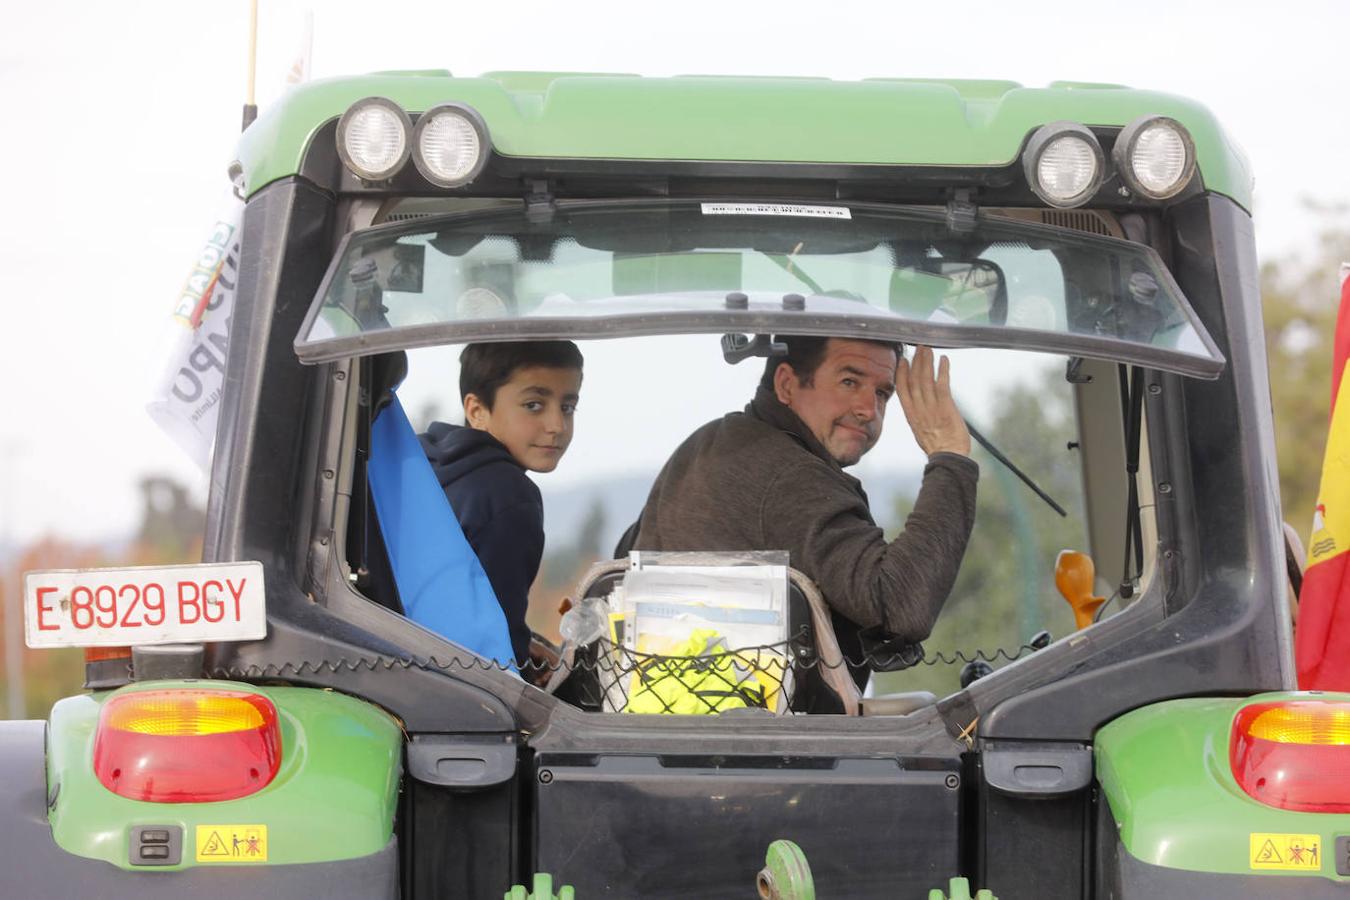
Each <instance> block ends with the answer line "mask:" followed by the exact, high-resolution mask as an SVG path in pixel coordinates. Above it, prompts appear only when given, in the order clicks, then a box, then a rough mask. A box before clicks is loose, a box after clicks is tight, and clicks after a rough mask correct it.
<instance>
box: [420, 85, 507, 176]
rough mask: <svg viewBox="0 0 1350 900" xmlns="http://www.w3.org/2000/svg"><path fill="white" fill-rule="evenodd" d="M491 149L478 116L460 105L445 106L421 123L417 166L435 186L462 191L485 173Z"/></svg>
mask: <svg viewBox="0 0 1350 900" xmlns="http://www.w3.org/2000/svg"><path fill="white" fill-rule="evenodd" d="M489 146H491V144H490V141H489V140H488V133H487V125H486V124H485V123H484V122H483V119H482V117H481V116H479V115H478V113H476V112H474V111H473V110H472V109H470V108H469V107H467V106H463V105H461V104H459V103H442V104H440V105H439V106H433V107H432V108H431V109H429V110H427V111H426V112H425V113H423V114H422V117H421V118H420V119H418V120H417V128H416V130H414V131H413V163H414V164H415V165H416V166H417V171H419V172H421V173H422V175H423V176H424V177H425V178H426V179H427V181H430V182H431V183H432V184H435V185H438V186H440V187H447V188H449V187H459V186H460V185H462V184H468V183H469V182H470V181H473V179H474V178H476V177H477V176H478V173H479V172H481V171H482V170H483V164H484V163H485V162H487V150H488V147H489Z"/></svg>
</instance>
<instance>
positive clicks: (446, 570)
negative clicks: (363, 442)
mask: <svg viewBox="0 0 1350 900" xmlns="http://www.w3.org/2000/svg"><path fill="white" fill-rule="evenodd" d="M366 477H367V479H368V481H369V484H370V494H371V499H372V500H373V501H374V506H375V512H376V515H377V516H378V518H379V525H380V532H381V534H382V535H383V538H384V546H385V550H386V551H387V553H388V558H389V567H390V569H391V570H392V571H393V575H394V580H395V582H396V583H397V585H398V594H399V599H400V600H401V601H402V603H403V609H404V614H405V615H406V616H407V617H408V618H409V619H411V620H413V621H414V622H416V623H417V624H419V625H421V626H423V627H424V628H428V629H430V630H431V631H434V632H436V633H438V634H440V635H442V636H444V637H445V638H447V639H449V640H451V641H454V642H455V643H456V644H459V645H460V646H462V647H464V648H466V649H468V650H471V651H473V652H474V653H476V654H478V655H479V656H482V657H486V658H487V659H492V660H496V661H497V662H498V663H499V664H501V665H502V666H505V667H508V668H512V669H514V668H515V654H514V653H513V652H512V649H511V639H510V633H509V631H508V629H507V624H506V615H505V613H503V612H502V608H501V604H499V603H498V602H497V595H496V594H495V593H494V592H493V590H492V583H491V582H490V581H488V577H487V573H486V572H484V571H483V565H482V563H481V562H479V560H478V555H477V554H476V553H474V550H473V548H472V547H471V546H469V542H468V539H466V538H465V537H464V530H463V529H462V528H460V525H459V520H458V519H457V518H456V517H455V511H454V510H453V509H451V507H450V501H449V500H448V499H447V498H446V496H445V492H444V491H443V490H442V489H441V485H440V482H439V481H437V479H436V475H435V473H434V472H433V471H432V469H431V463H430V462H428V460H427V457H426V453H425V452H424V451H423V449H422V445H421V442H420V441H419V440H418V439H417V434H416V432H414V431H413V427H412V424H411V423H410V422H409V421H408V417H407V415H406V414H405V413H404V411H403V405H402V404H401V403H400V402H399V400H398V397H397V396H396V395H395V396H393V397H392V399H391V400H390V402H389V403H388V405H386V406H385V407H384V408H383V409H382V410H380V412H379V414H378V415H377V416H376V417H375V421H374V422H373V423H372V424H371V428H370V460H369V462H368V463H367V466H366Z"/></svg>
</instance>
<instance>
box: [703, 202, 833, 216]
mask: <svg viewBox="0 0 1350 900" xmlns="http://www.w3.org/2000/svg"><path fill="white" fill-rule="evenodd" d="M703 214H704V215H705V216H808V217H810V218H814V219H852V218H853V214H852V213H850V212H849V211H848V207H847V206H807V205H803V204H800V203H704V204H703Z"/></svg>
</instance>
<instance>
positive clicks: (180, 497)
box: [133, 475, 206, 565]
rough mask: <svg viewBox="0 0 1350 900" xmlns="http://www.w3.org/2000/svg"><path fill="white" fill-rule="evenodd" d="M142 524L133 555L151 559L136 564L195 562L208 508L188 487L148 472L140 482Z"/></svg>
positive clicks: (199, 553)
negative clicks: (202, 504) (197, 501)
mask: <svg viewBox="0 0 1350 900" xmlns="http://www.w3.org/2000/svg"><path fill="white" fill-rule="evenodd" d="M140 489H141V501H142V505H141V527H140V530H139V531H138V532H137V534H136V541H135V544H134V545H133V555H135V556H137V557H138V558H141V557H148V558H149V559H150V560H153V562H151V561H146V562H140V561H137V562H135V563H134V564H135V565H155V564H157V563H174V562H195V561H196V560H199V559H200V558H201V552H202V533H203V532H204V531H205V529H206V511H205V510H203V509H202V508H200V507H199V506H197V504H196V503H194V502H193V500H192V495H191V494H190V493H189V491H188V489H187V487H186V486H184V485H182V484H179V483H178V482H176V481H174V480H173V479H172V478H168V477H165V476H163V475H147V476H145V477H143V478H142V479H141V481H140Z"/></svg>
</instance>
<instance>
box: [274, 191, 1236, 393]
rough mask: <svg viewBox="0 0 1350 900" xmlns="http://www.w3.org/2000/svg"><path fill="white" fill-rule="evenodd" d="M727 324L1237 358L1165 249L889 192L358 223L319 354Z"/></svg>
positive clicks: (338, 274)
mask: <svg viewBox="0 0 1350 900" xmlns="http://www.w3.org/2000/svg"><path fill="white" fill-rule="evenodd" d="M690 332H694V333H697V332H702V333H719V332H757V333H758V332H774V333H779V334H821V335H838V336H859V335H870V336H876V337H887V338H892V339H897V340H902V341H907V342H915V343H926V344H935V345H939V346H984V347H1012V348H1018V349H1026V350H1041V351H1050V352H1058V353H1065V354H1070V355H1075V356H1085V357H1093V358H1101V359H1112V360H1116V361H1124V362H1134V363H1139V364H1141V365H1147V366H1149V367H1152V368H1157V369H1163V370H1169V371H1175V372H1179V373H1182V374H1188V375H1196V376H1200V377H1214V376H1215V375H1217V374H1218V372H1219V371H1220V370H1221V368H1222V366H1223V360H1222V357H1221V356H1220V354H1219V352H1218V351H1217V349H1216V348H1215V346H1214V343H1213V341H1212V340H1210V338H1209V336H1208V335H1207V334H1206V333H1205V332H1204V329H1203V327H1202V326H1201V325H1200V323H1199V320H1198V319H1197V318H1196V316H1195V314H1194V312H1192V311H1191V309H1190V307H1189V305H1188V304H1187V302H1186V300H1185V298H1184V297H1183V296H1182V294H1181V291H1180V289H1179V288H1178V287H1177V285H1176V283H1175V282H1174V281H1173V279H1172V277H1171V275H1170V274H1169V273H1168V272H1167V270H1166V268H1165V267H1164V266H1163V264H1162V262H1161V260H1160V259H1159V258H1158V256H1157V254H1156V253H1154V251H1153V250H1151V249H1149V248H1148V247H1145V246H1143V245H1140V244H1136V243H1132V242H1129V241H1124V240H1119V239H1116V238H1109V237H1102V236H1098V235H1092V234H1084V233H1079V232H1073V231H1068V230H1065V229H1059V228H1051V227H1046V226H1041V225H1033V224H1027V223H1024V222H1014V221H1011V220H1005V219H998V218H991V217H985V218H981V219H979V220H978V221H977V222H976V223H975V224H974V225H973V226H971V227H969V228H965V229H953V228H952V227H950V226H949V224H948V222H947V220H946V218H945V216H944V215H943V214H941V213H939V212H935V211H925V210H917V211H916V210H912V209H906V210H899V209H896V208H893V207H886V206H880V205H875V204H852V205H828V206H826V205H801V204H770V203H696V202H665V201H662V202H648V201H641V202H622V203H619V202H611V203H595V202H588V203H576V204H560V205H557V206H551V207H548V208H546V209H544V210H527V209H525V208H523V207H522V208H517V207H512V208H509V209H501V210H495V211H487V212H485V211H482V210H479V211H475V212H470V213H463V214H455V215H446V216H438V217H433V218H421V219H414V220H412V221H407V222H400V223H397V224H394V225H386V226H381V227H377V228H371V229H366V230H363V231H358V232H355V233H353V234H351V235H350V236H349V237H348V238H347V240H346V242H345V244H344V246H343V248H342V250H341V252H340V253H339V254H338V256H337V258H336V260H335V261H334V263H333V265H332V266H331V267H330V269H329V272H328V275H327V277H326V278H325V280H324V283H323V285H322V287H321V288H320V291H319V296H318V297H317V298H316V301H315V304H314V307H313V309H311V311H310V315H309V317H308V318H307V320H306V322H305V324H304V326H303V327H302V329H301V333H300V336H299V339H298V340H297V347H296V349H297V352H298V354H299V355H300V357H301V359H303V360H304V361H306V362H323V361H328V360H333V359H338V358H341V357H345V356H351V355H362V354H368V353H375V352H381V351H385V350H392V349H400V348H410V347H418V346H430V345H436V344H445V343H452V342H462V341H481V340H509V339H523V338H550V337H553V338H556V337H575V338H605V337H618V336H623V335H643V334H663V333H664V334H669V333H690Z"/></svg>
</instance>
